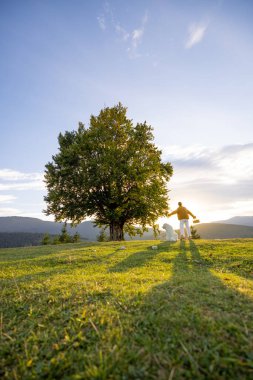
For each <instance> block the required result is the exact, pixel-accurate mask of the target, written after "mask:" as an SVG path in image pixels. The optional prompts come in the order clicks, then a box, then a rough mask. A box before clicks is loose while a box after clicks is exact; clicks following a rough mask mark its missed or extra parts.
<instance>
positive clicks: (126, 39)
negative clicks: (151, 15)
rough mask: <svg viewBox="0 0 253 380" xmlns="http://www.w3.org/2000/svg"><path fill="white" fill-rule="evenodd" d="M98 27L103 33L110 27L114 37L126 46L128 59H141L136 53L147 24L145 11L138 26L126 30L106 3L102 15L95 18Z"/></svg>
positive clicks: (138, 53)
mask: <svg viewBox="0 0 253 380" xmlns="http://www.w3.org/2000/svg"><path fill="white" fill-rule="evenodd" d="M97 21H98V25H99V27H100V29H102V30H103V31H105V30H106V29H107V25H108V27H109V26H110V27H111V28H112V29H113V30H114V32H115V34H116V36H117V37H118V38H119V39H120V40H121V41H122V42H123V43H125V44H126V46H127V47H126V51H127V54H128V57H129V58H131V59H135V58H138V57H141V54H140V52H139V51H138V48H139V46H140V45H141V43H142V40H143V36H144V33H145V26H146V24H147V22H148V12H147V11H145V13H144V15H143V17H142V19H141V20H140V25H139V26H138V27H137V28H135V29H133V30H127V29H126V28H124V26H122V23H121V22H120V21H119V20H117V17H116V16H115V14H114V12H113V10H112V8H111V7H110V4H109V2H106V3H105V4H104V10H103V13H102V14H100V16H98V17H97Z"/></svg>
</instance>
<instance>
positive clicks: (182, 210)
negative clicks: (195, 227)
mask: <svg viewBox="0 0 253 380" xmlns="http://www.w3.org/2000/svg"><path fill="white" fill-rule="evenodd" d="M175 214H177V218H178V220H179V224H180V239H181V240H182V239H184V238H188V239H190V238H191V230H190V225H189V215H190V216H192V218H193V219H196V216H195V215H193V214H192V213H191V211H189V210H187V208H186V207H184V206H183V205H182V202H178V208H177V209H176V210H174V211H172V212H171V213H170V214H169V215H168V217H170V216H172V215H175ZM184 228H185V229H186V233H185V230H184Z"/></svg>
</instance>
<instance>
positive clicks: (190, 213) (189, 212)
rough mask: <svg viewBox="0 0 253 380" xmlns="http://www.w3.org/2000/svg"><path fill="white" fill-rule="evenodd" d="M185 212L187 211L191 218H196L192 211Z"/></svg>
mask: <svg viewBox="0 0 253 380" xmlns="http://www.w3.org/2000/svg"><path fill="white" fill-rule="evenodd" d="M187 212H188V214H189V215H191V216H192V217H193V219H196V216H195V215H193V213H192V212H191V211H189V210H187Z"/></svg>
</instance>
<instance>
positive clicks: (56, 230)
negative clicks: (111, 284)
mask: <svg viewBox="0 0 253 380" xmlns="http://www.w3.org/2000/svg"><path fill="white" fill-rule="evenodd" d="M62 227H63V223H57V222H50V221H45V220H41V219H37V218H29V217H22V216H7V217H0V247H18V246H27V245H39V244H40V242H41V241H42V238H43V235H44V234H49V235H59V234H60V232H61V229H62ZM67 231H68V233H69V234H70V235H74V234H75V233H76V232H77V233H78V234H79V235H80V237H81V239H82V240H87V241H97V237H98V235H99V234H100V231H101V229H100V228H98V227H95V225H94V223H93V222H92V221H85V222H82V223H80V224H79V225H78V226H77V227H75V228H72V227H71V226H70V225H69V224H68V225H67ZM129 239H130V238H129V236H126V240H129ZM151 239H154V236H153V232H152V230H151V229H150V231H149V232H145V233H144V235H143V236H141V237H140V236H136V237H135V240H151Z"/></svg>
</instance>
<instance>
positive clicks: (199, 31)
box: [185, 24, 207, 49]
mask: <svg viewBox="0 0 253 380" xmlns="http://www.w3.org/2000/svg"><path fill="white" fill-rule="evenodd" d="M206 30H207V24H192V25H190V27H189V29H188V35H187V40H186V43H185V47H186V49H191V48H192V47H193V46H194V45H196V44H199V43H200V42H201V41H202V40H203V38H204V36H205V33H206Z"/></svg>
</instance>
